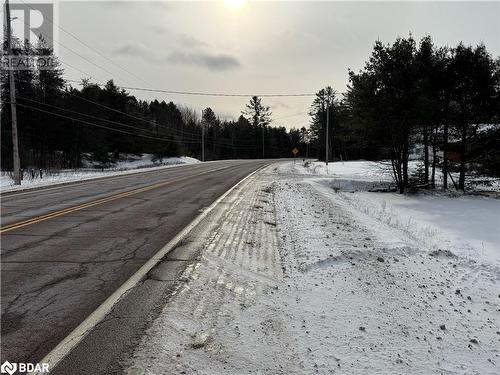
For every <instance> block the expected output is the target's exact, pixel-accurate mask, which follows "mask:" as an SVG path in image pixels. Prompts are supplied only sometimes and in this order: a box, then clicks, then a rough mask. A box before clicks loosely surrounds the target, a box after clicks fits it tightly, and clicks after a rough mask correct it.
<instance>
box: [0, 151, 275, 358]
mask: <svg viewBox="0 0 500 375" xmlns="http://www.w3.org/2000/svg"><path fill="white" fill-rule="evenodd" d="M266 164H269V161H262V160H253V161H221V162H212V163H203V164H195V165H188V166H180V167H175V168H170V169H164V170H159V171H158V170H156V171H150V172H143V173H137V174H132V175H125V176H119V177H110V178H106V179H100V180H96V181H87V182H81V183H75V184H70V185H65V186H59V187H52V188H44V189H40V190H36V191H30V192H18V193H10V194H2V197H1V223H2V228H1V234H0V236H1V311H2V326H1V362H3V361H5V360H9V361H10V362H37V361H39V360H40V359H41V358H43V357H44V356H45V355H46V354H47V353H48V352H50V350H51V349H52V348H54V347H55V346H56V345H57V343H59V342H60V341H61V340H62V339H63V338H64V337H65V336H66V335H67V334H69V333H70V332H71V331H72V330H73V329H74V328H75V327H76V326H77V325H78V324H79V323H81V322H82V321H83V320H84V319H85V318H86V317H87V316H88V315H89V314H90V313H92V311H94V310H95V309H96V308H97V307H98V306H99V305H100V304H101V303H102V302H103V301H104V300H105V299H106V298H107V297H108V296H109V295H111V294H112V293H113V292H114V291H115V290H116V289H117V288H118V287H119V286H120V285H121V284H122V283H123V282H125V281H126V280H127V279H128V278H129V277H130V276H131V275H132V274H133V273H134V272H135V271H136V270H137V269H139V268H140V267H141V266H142V265H143V264H144V263H145V262H146V261H147V260H148V259H149V258H150V257H151V256H152V255H154V254H155V253H156V252H157V251H158V250H159V249H160V248H161V247H163V245H165V244H166V243H167V242H168V241H170V240H171V239H172V238H173V237H174V236H175V235H176V234H177V233H178V232H179V231H180V230H182V229H183V228H184V227H185V226H186V225H187V224H188V223H189V222H190V221H191V220H193V219H194V218H195V217H196V216H197V215H198V214H199V212H200V210H203V208H204V207H207V206H209V205H210V204H211V203H212V202H213V201H215V200H216V199H217V198H218V197H219V196H220V195H221V194H223V193H224V192H225V191H226V190H228V189H229V188H230V187H231V186H233V185H234V184H235V183H237V182H238V181H239V180H241V179H242V178H243V177H245V176H246V175H248V174H249V173H251V172H252V171H254V170H256V169H258V168H259V167H261V166H263V165H266Z"/></svg>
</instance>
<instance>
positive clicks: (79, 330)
mask: <svg viewBox="0 0 500 375" xmlns="http://www.w3.org/2000/svg"><path fill="white" fill-rule="evenodd" d="M268 166H269V165H264V166H262V167H260V168H258V169H257V170H255V171H253V172H252V173H250V174H249V175H247V176H246V177H244V178H243V179H241V180H240V181H239V182H237V183H236V184H235V185H233V186H232V187H231V188H230V189H229V190H227V191H226V192H225V193H224V194H222V195H221V196H220V197H219V198H218V199H217V200H216V201H215V202H213V203H212V204H211V205H210V206H208V208H207V209H205V210H204V211H203V212H202V213H200V214H199V215H198V216H197V217H196V218H194V220H193V221H191V222H190V223H189V224H188V225H187V226H186V227H185V228H184V229H183V230H181V231H180V232H179V233H178V234H177V235H176V236H175V237H174V238H173V239H172V240H170V241H169V242H168V243H167V244H166V245H165V246H163V247H162V248H161V249H160V250H159V251H158V252H157V253H156V254H155V255H153V257H152V258H150V259H149V260H148V261H147V262H146V263H145V264H144V265H143V266H142V267H141V268H139V269H138V270H137V271H136V272H135V273H134V274H133V275H132V276H131V277H130V278H129V279H128V280H127V281H125V282H124V283H123V284H122V285H121V286H120V287H119V288H118V289H117V290H115V292H114V293H113V294H112V295H110V296H109V297H108V298H107V299H106V300H105V301H104V302H103V303H102V304H101V305H100V306H99V307H98V308H97V309H95V310H94V311H93V312H92V313H91V314H90V315H89V316H88V317H87V318H86V319H85V320H84V321H83V322H81V323H80V324H79V325H78V327H76V328H75V329H74V330H73V331H71V333H70V334H69V335H68V336H66V337H65V338H64V339H63V340H62V341H61V342H60V343H59V344H57V346H56V347H55V348H54V349H52V350H51V351H50V352H49V353H48V354H47V355H46V356H45V357H44V358H43V359H42V360H41V361H39V362H38V363H47V364H49V368H50V369H54V368H55V367H56V366H57V364H58V363H59V362H60V361H61V360H62V359H63V358H64V357H66V356H67V355H68V354H69V353H70V352H71V350H73V348H75V347H76V346H77V345H78V344H79V343H80V342H81V341H82V340H83V339H84V338H85V337H86V336H87V335H88V334H89V333H90V332H91V331H92V329H93V328H94V327H95V326H96V325H97V324H98V323H99V322H101V321H102V320H103V319H104V318H105V317H106V316H107V315H108V314H109V313H110V312H111V310H112V309H113V307H114V306H115V305H116V303H117V302H118V301H119V300H120V299H121V298H122V297H123V296H124V295H125V294H126V293H127V292H128V291H129V290H131V289H132V288H133V287H135V286H136V285H137V284H138V283H139V282H140V281H141V280H142V279H143V278H144V276H146V275H147V273H148V272H149V271H150V270H151V269H153V267H155V266H156V265H157V264H158V263H159V262H160V261H161V260H163V258H164V257H165V255H167V254H168V253H169V252H170V251H171V250H173V248H174V247H175V246H176V245H177V244H178V243H179V242H181V241H182V239H183V238H184V237H186V236H187V235H188V234H189V232H191V231H192V230H193V229H194V228H195V227H196V226H197V225H198V224H199V223H200V222H201V221H202V220H203V219H204V218H205V217H206V216H207V215H208V214H209V213H210V212H211V211H213V210H214V208H215V207H216V206H217V205H218V204H219V203H221V202H222V201H223V200H224V199H225V198H226V197H227V196H228V195H229V194H230V193H231V192H232V191H233V190H234V189H236V188H237V187H238V186H240V185H241V184H242V183H243V182H245V181H246V180H248V179H249V178H250V177H252V176H253V175H255V174H256V173H257V172H260V171H261V170H262V169H264V168H266V167H268ZM34 374H41V372H38V371H35V372H30V373H29V375H34Z"/></svg>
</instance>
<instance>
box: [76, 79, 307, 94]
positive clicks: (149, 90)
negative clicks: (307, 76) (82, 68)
mask: <svg viewBox="0 0 500 375" xmlns="http://www.w3.org/2000/svg"><path fill="white" fill-rule="evenodd" d="M67 81H68V82H75V83H79V84H81V82H80V81H77V80H71V79H68V80H67ZM94 84H95V85H97V86H105V84H103V83H98V82H96V83H94ZM120 88H122V89H127V90H136V91H147V92H157V93H162V94H178V95H193V96H215V97H240V98H249V97H252V96H258V97H262V98H275V97H309V96H316V94H310V93H291V94H240V93H217V92H200V91H178V90H169V89H154V88H147V87H131V86H120Z"/></svg>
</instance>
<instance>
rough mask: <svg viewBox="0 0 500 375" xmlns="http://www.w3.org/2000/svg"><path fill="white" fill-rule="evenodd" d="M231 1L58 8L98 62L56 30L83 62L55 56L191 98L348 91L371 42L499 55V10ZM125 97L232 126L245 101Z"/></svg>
mask: <svg viewBox="0 0 500 375" xmlns="http://www.w3.org/2000/svg"><path fill="white" fill-rule="evenodd" d="M228 2H229V3H230V4H228ZM238 2H242V3H243V4H242V5H241V6H240V7H237V6H233V5H234V1H230V0H226V1H223V0H221V1H210V2H146V1H128V2H119V1H114V2H106V1H100V2H89V1H85V2H76V1H67V2H60V3H59V5H58V14H56V15H55V17H54V19H55V20H56V23H57V24H58V25H60V26H61V27H62V28H64V30H67V31H69V32H71V34H73V35H74V36H76V37H77V38H78V39H80V40H81V41H83V42H84V43H86V44H88V45H90V46H92V47H93V48H94V49H96V50H98V51H99V52H100V53H101V54H102V55H104V56H105V58H104V57H103V56H101V55H99V54H98V53H96V52H95V51H94V50H92V49H89V48H87V47H86V46H85V45H83V44H82V43H81V42H80V41H78V40H77V39H75V38H73V37H71V36H69V35H68V34H66V33H65V32H62V31H61V30H56V31H59V36H58V40H59V42H60V43H62V44H64V46H65V47H69V48H70V49H72V50H73V51H76V52H77V53H78V55H77V54H75V53H74V52H72V51H70V50H69V49H67V48H64V47H62V46H59V48H58V50H59V51H58V54H59V56H60V58H61V61H62V62H63V67H64V69H65V76H66V78H68V79H76V80H79V79H81V78H82V77H83V76H91V77H92V79H91V80H92V81H97V82H105V81H107V80H108V79H109V78H111V77H113V78H114V79H115V81H116V83H118V84H119V85H123V86H132V87H149V88H159V89H166V90H179V91H196V92H218V93H244V94H247V93H248V94H249V95H250V94H275V93H276V94H290V93H314V92H317V91H318V90H319V89H321V88H322V87H325V86H327V85H331V86H333V88H334V89H335V90H337V91H338V92H343V91H345V89H346V85H347V83H348V69H352V70H355V71H356V70H359V69H361V68H362V67H363V66H364V62H365V61H366V60H367V58H368V57H369V55H370V53H371V50H372V47H373V43H374V41H375V40H377V39H380V40H381V41H383V42H385V43H390V42H393V41H394V40H395V38H396V37H398V36H408V34H409V33H410V32H411V33H412V35H413V36H414V37H415V38H416V39H419V38H421V37H422V36H424V35H425V34H430V35H431V36H432V37H433V39H434V42H435V43H436V44H437V45H439V46H442V45H449V46H455V45H456V44H457V43H458V42H460V41H463V42H465V43H466V44H478V43H480V42H484V43H485V44H486V47H487V49H488V50H489V51H490V52H491V53H492V54H493V55H494V56H499V55H500V2H490V3H482V2H314V1H307V2H278V1H276V2H264V1H263V2H255V1H242V0H238ZM88 60H90V61H92V62H93V64H92V63H90V62H89V61H88ZM94 64H95V65H94ZM96 65H97V66H96ZM75 68H77V69H75ZM122 68H124V69H122ZM130 73H132V74H130ZM131 93H132V94H134V95H136V97H138V98H140V99H148V100H151V99H158V100H165V101H173V102H174V103H176V104H181V105H185V106H189V107H192V108H193V109H196V110H197V111H199V112H201V110H202V109H203V108H204V107H207V106H210V107H211V108H212V109H213V110H214V111H215V112H216V113H217V114H219V115H220V116H221V117H222V118H237V117H238V116H239V114H240V113H241V110H242V109H243V108H244V106H245V103H246V102H247V101H248V98H245V97H243V98H241V97H239V98H228V97H224V98H221V97H196V96H184V95H177V94H176V95H172V94H158V93H145V92H139V91H134V90H131ZM311 101H312V98H310V97H300V98H290V97H287V98H265V99H263V102H264V104H266V105H269V106H270V107H271V109H272V112H273V117H274V118H275V121H274V123H273V124H274V125H283V126H286V127H288V128H290V127H301V126H304V125H307V124H308V123H309V117H308V115H307V110H308V108H309V105H310V103H311Z"/></svg>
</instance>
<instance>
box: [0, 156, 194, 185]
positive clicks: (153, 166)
mask: <svg viewBox="0 0 500 375" xmlns="http://www.w3.org/2000/svg"><path fill="white" fill-rule="evenodd" d="M151 158H152V155H150V154H145V155H142V156H139V157H133V156H128V157H127V158H126V159H124V160H120V161H118V162H117V163H116V164H115V165H114V166H113V167H111V168H105V169H99V168H95V167H89V168H81V169H65V170H59V171H50V172H47V171H42V177H43V178H40V175H39V172H38V171H37V172H36V177H35V178H34V179H32V178H31V176H29V173H28V172H25V177H24V179H23V180H22V182H21V185H20V186H16V185H14V182H13V181H12V178H11V177H10V175H9V173H6V172H2V175H1V176H0V189H1V191H2V192H6V191H17V190H24V189H29V188H32V187H38V186H49V185H54V184H60V183H66V182H75V181H83V180H90V179H93V178H99V177H106V176H117V175H125V174H131V173H137V172H138V170H139V169H145V168H148V170H157V169H164V168H170V167H173V166H178V165H184V164H195V163H199V162H200V161H199V160H198V159H194V158H191V157H188V156H181V157H172V158H164V159H163V160H162V161H161V162H160V161H155V162H153V161H152V160H151Z"/></svg>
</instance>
